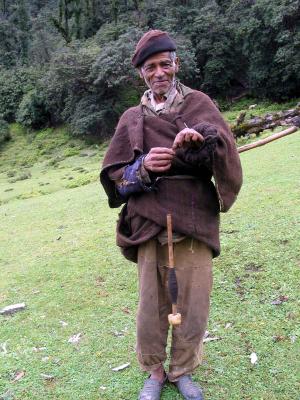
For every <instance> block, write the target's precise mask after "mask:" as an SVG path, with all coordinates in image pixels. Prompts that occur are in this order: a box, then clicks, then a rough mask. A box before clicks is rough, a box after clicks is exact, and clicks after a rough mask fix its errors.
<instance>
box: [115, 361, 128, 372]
mask: <svg viewBox="0 0 300 400" xmlns="http://www.w3.org/2000/svg"><path fill="white" fill-rule="evenodd" d="M129 366H130V363H126V364H122V365H119V366H118V367H115V368H112V371H114V372H118V371H122V370H123V369H125V368H128V367H129Z"/></svg>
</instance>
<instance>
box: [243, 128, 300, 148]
mask: <svg viewBox="0 0 300 400" xmlns="http://www.w3.org/2000/svg"><path fill="white" fill-rule="evenodd" d="M298 129H299V127H298V126H291V127H290V128H287V129H285V130H284V131H281V132H277V133H274V134H273V135H271V136H268V137H266V138H265V139H261V140H257V141H256V142H254V143H249V144H245V145H244V146H241V147H238V152H239V153H243V152H244V151H248V150H251V149H255V148H256V147H260V146H264V145H265V144H267V143H270V142H273V141H274V140H277V139H280V138H282V137H284V136H287V135H290V134H291V133H294V132H297V130H298Z"/></svg>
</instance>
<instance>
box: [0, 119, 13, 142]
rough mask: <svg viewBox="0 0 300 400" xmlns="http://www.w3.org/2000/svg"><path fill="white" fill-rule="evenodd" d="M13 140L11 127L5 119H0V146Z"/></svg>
mask: <svg viewBox="0 0 300 400" xmlns="http://www.w3.org/2000/svg"><path fill="white" fill-rule="evenodd" d="M10 138H11V136H10V132H9V125H8V123H7V122H6V121H4V119H2V118H0V144H1V143H3V142H6V141H7V140H9V139H10Z"/></svg>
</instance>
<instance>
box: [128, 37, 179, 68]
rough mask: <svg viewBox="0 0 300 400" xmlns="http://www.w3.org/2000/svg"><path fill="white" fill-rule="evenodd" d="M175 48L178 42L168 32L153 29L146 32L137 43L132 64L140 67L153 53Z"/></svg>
mask: <svg viewBox="0 0 300 400" xmlns="http://www.w3.org/2000/svg"><path fill="white" fill-rule="evenodd" d="M175 50H176V44H175V42H174V40H173V39H171V38H170V36H169V35H168V33H167V32H163V31H159V30H151V31H148V32H146V33H145V34H144V35H143V36H142V38H141V39H140V41H139V42H138V44H137V45H136V48H135V52H134V55H133V57H132V64H133V65H134V67H135V68H138V67H140V66H141V65H142V64H143V62H144V61H146V59H147V58H149V57H150V56H152V55H153V54H156V53H160V52H163V51H175Z"/></svg>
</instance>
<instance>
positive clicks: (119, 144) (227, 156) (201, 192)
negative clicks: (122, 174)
mask: <svg viewBox="0 0 300 400" xmlns="http://www.w3.org/2000/svg"><path fill="white" fill-rule="evenodd" d="M203 122H205V123H210V124H212V125H214V126H215V127H216V128H217V130H218V142H217V146H216V149H215V151H214V155H213V160H212V171H209V170H208V169H207V168H204V167H202V168H201V167H199V168H198V169H197V170H195V171H193V176H195V177H196V179H168V177H163V178H162V179H159V181H158V182H157V190H156V191H154V192H150V193H138V194H135V195H132V196H130V198H129V200H128V202H127V204H126V205H125V206H124V207H123V209H122V212H121V214H120V219H119V221H118V225H117V244H118V245H119V246H120V247H121V248H122V251H123V254H124V255H125V257H126V258H128V259H130V260H131V261H134V262H136V255H137V247H138V245H139V244H141V243H143V242H145V241H146V240H149V239H150V238H152V237H153V236H155V235H156V234H158V233H159V232H160V231H161V230H162V229H163V228H165V227H166V215H167V214H168V213H171V214H172V216H173V229H174V231H175V232H178V233H182V234H184V235H186V236H190V237H194V238H196V239H198V240H200V241H202V242H204V243H205V244H207V245H208V246H209V247H211V249H212V251H213V255H214V256H217V255H219V253H220V242H219V211H222V212H226V211H227V210H228V209H229V208H230V207H231V205H232V204H233V203H234V201H235V199H236V196H237V194H238V192H239V190H240V187H241V184H242V170H241V164H240V160H239V156H238V152H237V149H236V146H235V142H234V138H233V135H232V133H231V132H230V130H229V128H228V126H227V124H226V123H225V122H224V120H223V118H222V116H221V114H220V112H219V110H218V109H217V108H216V107H215V105H214V104H213V102H212V101H211V100H210V99H209V97H208V96H206V95H205V94H204V93H202V92H199V91H193V92H192V93H189V94H187V95H186V97H185V99H184V102H183V103H182V105H181V107H180V110H179V112H178V113H168V114H163V115H160V116H149V115H143V112H142V107H141V106H137V107H133V108H130V109H129V110H127V111H126V112H125V113H124V114H123V115H122V117H121V118H120V121H119V124H118V126H117V129H116V132H115V135H114V136H113V138H112V140H111V143H110V146H109V148H108V151H107V153H106V155H105V158H104V161H103V167H102V171H101V174H100V180H101V183H102V185H103V186H104V189H105V191H106V193H107V195H108V201H109V205H110V207H119V206H120V205H121V204H122V203H123V202H124V200H122V199H121V197H120V196H119V195H118V192H117V190H116V188H115V184H114V182H113V181H112V180H110V179H109V176H108V172H109V169H110V168H112V167H114V168H116V167H122V166H124V165H126V164H129V163H131V162H132V161H133V160H134V159H135V158H136V157H137V156H138V155H140V154H144V153H147V152H149V150H150V149H151V148H152V147H159V146H162V147H169V148H170V147H172V144H173V141H174V138H175V136H176V134H177V133H178V132H179V131H180V130H181V129H183V128H184V127H185V124H186V125H187V126H188V127H194V126H196V125H197V124H199V123H203ZM182 174H186V171H183V172H182ZM168 175H172V169H171V171H170V172H169V173H168ZM176 175H178V168H177V172H176ZM212 175H213V176H214V180H215V185H216V187H215V186H214V184H213V183H212V181H211V177H212Z"/></svg>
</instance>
